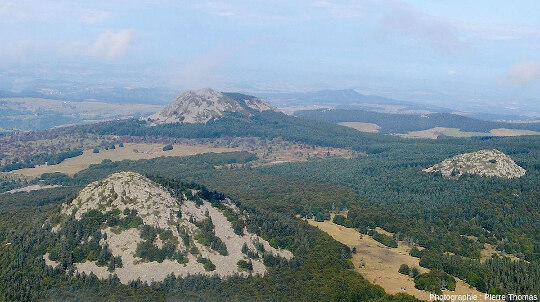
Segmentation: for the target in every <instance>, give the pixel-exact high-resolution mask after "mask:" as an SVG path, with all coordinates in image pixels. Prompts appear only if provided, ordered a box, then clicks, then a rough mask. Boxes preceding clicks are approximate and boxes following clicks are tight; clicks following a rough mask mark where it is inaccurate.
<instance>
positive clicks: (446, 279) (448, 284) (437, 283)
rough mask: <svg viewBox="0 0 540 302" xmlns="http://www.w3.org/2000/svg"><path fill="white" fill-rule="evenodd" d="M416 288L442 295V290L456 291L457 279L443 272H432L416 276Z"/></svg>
mask: <svg viewBox="0 0 540 302" xmlns="http://www.w3.org/2000/svg"><path fill="white" fill-rule="evenodd" d="M414 287H416V288H418V289H420V290H425V291H430V292H434V293H437V294H440V293H442V291H441V290H442V289H448V290H455V289H456V279H454V277H452V276H450V275H448V274H447V273H445V272H443V271H439V270H432V271H431V272H429V273H425V274H420V275H418V276H416V278H414Z"/></svg>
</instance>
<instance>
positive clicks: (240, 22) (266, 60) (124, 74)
mask: <svg viewBox="0 0 540 302" xmlns="http://www.w3.org/2000/svg"><path fill="white" fill-rule="evenodd" d="M539 12H540V3H539V2H537V1H520V2H519V3H517V4H516V3H511V2H503V1H475V2H470V1H452V2H447V3H441V2H433V1H369V0H362V1H293V2H291V1H272V2H264V1H206V2H199V1H182V2H180V3H179V2H173V1H154V2H150V1H129V2H128V1H98V2H95V3H87V2H82V1H70V2H63V1H48V0H47V1H0V23H1V24H2V26H1V28H0V43H1V44H2V45H3V47H1V48H0V83H1V86H0V90H10V91H19V90H25V89H36V88H40V89H46V88H51V89H60V90H61V89H64V88H65V89H68V88H70V87H79V88H80V89H93V88H95V87H150V88H153V87H158V88H165V89H170V90H175V91H181V90H186V89H196V88H202V87H213V88H216V89H220V90H226V91H245V92H278V91H280V92H293V91H312V90H320V89H355V90H357V91H359V92H361V93H365V94H373V95H381V96H385V97H391V98H395V99H399V100H404V101H412V102H423V103H430V104H439V105H444V104H448V105H455V106H458V107H459V106H464V107H467V106H476V104H480V105H481V106H485V107H489V106H496V107H500V108H502V109H504V108H506V109H508V110H509V112H512V110H514V109H513V108H519V110H521V111H525V112H526V111H529V112H533V113H534V112H536V114H539V112H540V108H539V107H540V97H539V93H538V92H539V91H540V52H539V51H538V50H539V49H540V18H539V16H538V14H539ZM66 87H68V88H66ZM449 107H452V106H449ZM516 110H517V109H516Z"/></svg>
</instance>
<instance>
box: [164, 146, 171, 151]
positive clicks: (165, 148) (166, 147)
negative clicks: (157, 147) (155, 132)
mask: <svg viewBox="0 0 540 302" xmlns="http://www.w3.org/2000/svg"><path fill="white" fill-rule="evenodd" d="M172 149H173V145H170V144H169V145H167V146H165V147H163V151H169V150H172Z"/></svg>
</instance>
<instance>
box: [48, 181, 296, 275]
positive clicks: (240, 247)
mask: <svg viewBox="0 0 540 302" xmlns="http://www.w3.org/2000/svg"><path fill="white" fill-rule="evenodd" d="M56 220H57V221H58V222H57V224H56V225H55V226H54V227H53V228H52V231H53V232H56V233H57V237H58V241H57V243H56V245H55V246H54V247H53V248H51V249H50V250H49V251H48V253H47V254H45V256H44V259H45V261H46V263H47V264H49V265H51V266H57V265H62V266H63V267H66V268H69V267H73V268H74V269H75V270H76V272H78V273H83V272H84V273H86V274H90V273H93V274H95V275H97V276H98V277H100V278H107V277H108V276H109V275H110V274H116V275H117V276H118V277H119V279H120V281H121V282H122V283H128V282H129V281H132V280H137V279H138V278H140V279H141V280H142V281H148V282H151V281H162V280H163V279H165V278H166V277H167V276H168V275H170V274H174V275H176V276H186V275H188V274H206V275H214V274H217V275H219V276H221V277H225V276H231V275H234V274H240V275H248V274H264V273H265V272H266V266H265V265H264V263H263V258H264V257H269V256H270V257H282V258H286V259H290V258H292V253H291V252H289V251H287V250H280V249H276V248H274V247H272V246H271V245H270V244H269V243H268V242H267V241H265V240H264V239H262V238H261V237H259V236H257V235H256V234H253V233H250V232H248V231H247V228H246V227H245V224H244V221H245V220H246V216H245V214H244V213H241V212H240V210H239V209H238V207H237V206H235V204H234V203H233V202H232V201H231V200H229V199H227V198H224V196H223V195H222V194H219V193H215V192H208V191H206V190H205V189H204V188H201V187H197V186H195V187H189V186H183V187H177V188H175V189H174V190H173V189H171V188H165V187H164V186H162V185H160V184H158V183H156V182H154V181H152V180H150V179H148V178H146V177H144V176H142V175H140V174H137V173H134V172H119V173H115V174H112V175H110V176H109V177H107V178H106V179H103V180H100V181H96V182H94V183H91V184H89V185H88V186H87V187H85V188H84V189H82V190H81V192H80V193H79V195H78V196H77V197H76V198H75V199H74V200H73V201H72V202H70V203H66V204H63V207H62V211H61V215H60V216H59V218H58V219H56Z"/></svg>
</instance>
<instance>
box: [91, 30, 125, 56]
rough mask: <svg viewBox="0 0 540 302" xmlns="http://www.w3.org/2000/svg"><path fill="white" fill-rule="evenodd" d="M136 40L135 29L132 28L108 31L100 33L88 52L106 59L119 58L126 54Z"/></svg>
mask: <svg viewBox="0 0 540 302" xmlns="http://www.w3.org/2000/svg"><path fill="white" fill-rule="evenodd" d="M134 40H135V31H134V30H131V29H125V30H121V31H119V32H112V31H106V32H104V33H102V34H100V35H99V36H98V38H97V40H96V41H95V42H94V43H92V45H91V46H90V49H89V50H88V54H90V55H91V56H94V57H103V58H106V59H109V60H111V59H117V58H119V57H122V56H124V54H125V53H126V51H127V50H128V49H129V47H130V46H131V45H132V44H133V41H134Z"/></svg>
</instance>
